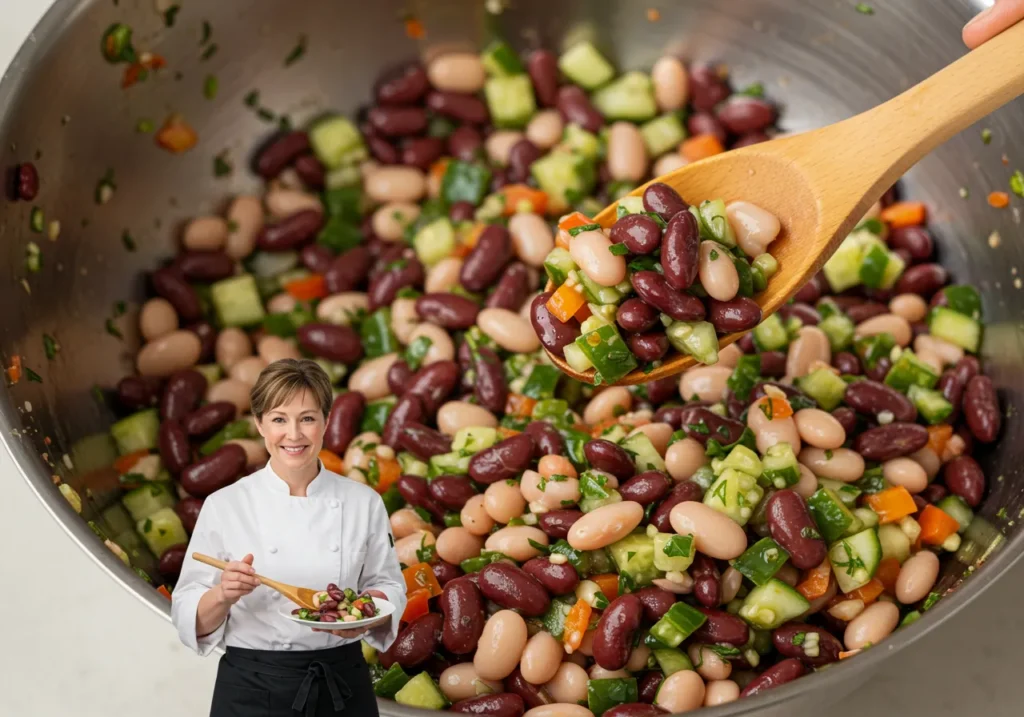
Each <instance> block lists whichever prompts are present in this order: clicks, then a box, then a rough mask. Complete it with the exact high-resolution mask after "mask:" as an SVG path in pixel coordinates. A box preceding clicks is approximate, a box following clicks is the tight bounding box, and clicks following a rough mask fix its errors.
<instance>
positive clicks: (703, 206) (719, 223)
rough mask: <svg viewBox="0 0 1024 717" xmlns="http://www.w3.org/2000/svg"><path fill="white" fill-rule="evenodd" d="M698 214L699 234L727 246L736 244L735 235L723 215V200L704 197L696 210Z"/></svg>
mask: <svg viewBox="0 0 1024 717" xmlns="http://www.w3.org/2000/svg"><path fill="white" fill-rule="evenodd" d="M697 212H698V214H699V215H700V226H701V230H702V231H701V234H702V236H704V237H705V238H707V239H712V240H714V241H716V242H718V243H719V244H722V245H724V246H727V247H734V246H736V235H735V234H734V233H733V231H732V224H730V223H729V219H728V218H727V217H726V215H725V201H724V200H722V199H705V200H704V201H703V202H701V203H700V207H698V210H697Z"/></svg>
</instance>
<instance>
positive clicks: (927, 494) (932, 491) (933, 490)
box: [918, 483, 949, 505]
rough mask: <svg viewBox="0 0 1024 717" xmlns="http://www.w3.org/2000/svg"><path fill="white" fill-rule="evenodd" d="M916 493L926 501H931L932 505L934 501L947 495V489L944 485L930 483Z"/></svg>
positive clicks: (936, 501)
mask: <svg viewBox="0 0 1024 717" xmlns="http://www.w3.org/2000/svg"><path fill="white" fill-rule="evenodd" d="M918 495H920V496H921V498H923V499H924V501H925V502H926V503H932V504H933V505H934V504H935V503H938V502H939V501H940V500H942V499H943V498H945V497H946V496H947V495H949V490H948V489H947V488H946V486H944V485H939V484H938V483H932V484H931V485H929V486H927V487H926V488H925V489H924V490H923V491H921V492H920V493H919V494H918Z"/></svg>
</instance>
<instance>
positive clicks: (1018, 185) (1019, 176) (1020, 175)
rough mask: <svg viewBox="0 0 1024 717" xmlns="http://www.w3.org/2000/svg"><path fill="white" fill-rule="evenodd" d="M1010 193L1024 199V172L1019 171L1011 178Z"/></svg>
mask: <svg viewBox="0 0 1024 717" xmlns="http://www.w3.org/2000/svg"><path fill="white" fill-rule="evenodd" d="M1010 191H1012V192H1013V193H1014V194H1016V195H1017V196H1018V197H1024V172H1021V171H1020V170H1019V169H1018V170H1017V171H1016V172H1014V173H1013V176H1012V177H1010Z"/></svg>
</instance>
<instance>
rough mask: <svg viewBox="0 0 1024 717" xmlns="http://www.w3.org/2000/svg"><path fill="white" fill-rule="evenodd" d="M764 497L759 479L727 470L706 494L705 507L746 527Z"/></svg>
mask: <svg viewBox="0 0 1024 717" xmlns="http://www.w3.org/2000/svg"><path fill="white" fill-rule="evenodd" d="M763 497H764V489H763V488H761V486H759V485H758V484H757V479H755V478H753V477H752V476H749V475H747V474H746V473H741V472H739V471H737V470H734V469H732V468H726V469H725V470H724V471H723V472H722V475H720V476H719V477H718V478H717V479H716V480H715V482H714V483H712V484H711V487H710V488H708V490H707V492H706V493H705V494H704V505H706V506H708V507H709V508H714V509H715V510H717V511H719V512H720V513H725V514H726V515H728V516H729V517H730V518H732V519H733V520H735V521H736V522H737V523H739V524H740V525H746V524H747V521H748V520H750V516H751V515H753V514H754V509H755V508H756V507H757V504H758V503H760V502H761V498H763Z"/></svg>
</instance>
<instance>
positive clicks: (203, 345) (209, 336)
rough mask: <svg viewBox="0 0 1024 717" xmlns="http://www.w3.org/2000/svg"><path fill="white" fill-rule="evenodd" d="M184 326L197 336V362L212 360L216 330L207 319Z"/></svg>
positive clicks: (215, 347)
mask: <svg viewBox="0 0 1024 717" xmlns="http://www.w3.org/2000/svg"><path fill="white" fill-rule="evenodd" d="M185 328H186V329H187V330H188V331H191V332H192V333H194V334H195V335H196V336H198V337H199V362H203V363H205V362H207V361H213V359H214V354H215V352H216V349H217V330H216V329H215V328H213V326H212V325H211V324H210V322H209V321H197V322H196V323H194V324H189V325H188V326H186V327H185Z"/></svg>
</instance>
